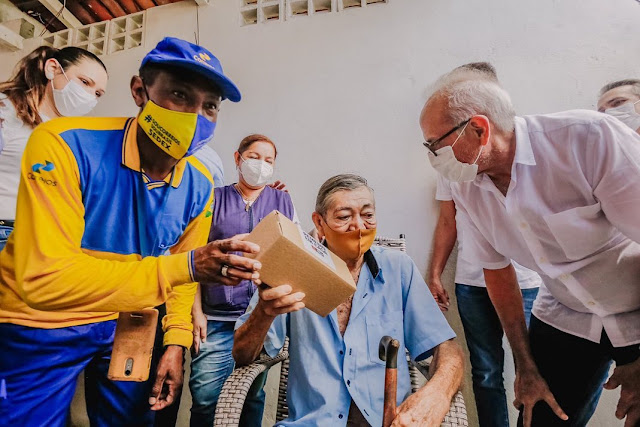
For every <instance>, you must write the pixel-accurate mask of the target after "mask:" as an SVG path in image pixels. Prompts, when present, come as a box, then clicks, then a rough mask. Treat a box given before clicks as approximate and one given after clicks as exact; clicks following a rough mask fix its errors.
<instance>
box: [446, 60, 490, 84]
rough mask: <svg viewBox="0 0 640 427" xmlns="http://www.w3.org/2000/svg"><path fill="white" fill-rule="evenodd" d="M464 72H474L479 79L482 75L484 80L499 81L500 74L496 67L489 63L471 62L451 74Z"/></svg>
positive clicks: (455, 69)
mask: <svg viewBox="0 0 640 427" xmlns="http://www.w3.org/2000/svg"><path fill="white" fill-rule="evenodd" d="M462 71H472V72H475V73H476V74H478V77H480V74H482V77H484V78H487V79H489V80H495V81H496V82H497V81H498V72H497V71H496V67H494V66H493V65H492V64H491V63H489V62H469V63H468V64H463V65H460V66H459V67H456V68H454V69H453V71H451V73H454V72H456V73H457V72H462Z"/></svg>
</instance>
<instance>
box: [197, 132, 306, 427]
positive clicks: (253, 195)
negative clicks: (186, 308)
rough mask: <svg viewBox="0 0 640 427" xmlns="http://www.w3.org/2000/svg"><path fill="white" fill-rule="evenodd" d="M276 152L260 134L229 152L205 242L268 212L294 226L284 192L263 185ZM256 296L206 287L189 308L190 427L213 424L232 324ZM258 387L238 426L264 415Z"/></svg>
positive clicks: (243, 286)
mask: <svg viewBox="0 0 640 427" xmlns="http://www.w3.org/2000/svg"><path fill="white" fill-rule="evenodd" d="M277 155H278V151H277V149H276V146H275V144H274V142H273V141H271V140H270V139H269V138H267V137H266V136H264V135H257V134H254V135H249V136H247V137H246V138H244V139H243V140H242V142H240V146H239V147H238V150H237V151H236V152H235V153H234V157H235V162H236V168H237V170H238V182H237V183H235V184H232V185H227V186H225V187H219V188H216V189H215V198H214V203H215V205H214V207H213V212H214V213H213V223H212V226H211V232H210V233H209V241H211V240H218V239H226V238H229V237H232V236H235V235H236V234H242V233H249V232H251V230H253V228H254V227H255V226H256V225H257V224H258V223H259V222H260V221H261V220H262V218H264V217H265V216H267V215H268V214H269V213H271V212H272V211H273V210H278V211H280V212H282V213H283V214H284V215H286V216H287V217H288V218H289V219H291V220H293V221H294V222H296V223H297V222H298V218H297V216H296V213H295V209H294V207H293V202H292V201H291V196H289V193H287V192H284V191H280V190H276V189H273V188H271V187H270V186H268V185H267V183H268V182H271V178H272V176H273V169H274V166H275V162H276V157H277ZM255 291H256V287H255V286H254V285H253V283H251V282H250V281H244V282H241V283H240V284H239V285H237V286H223V285H217V286H216V285H207V286H202V287H201V288H200V291H199V292H198V293H197V294H196V299H195V303H194V305H193V310H192V315H193V335H194V340H193V350H194V355H193V359H192V362H191V378H190V379H189V388H190V390H191V396H192V399H193V405H192V407H191V426H202V425H213V419H214V415H215V410H216V404H217V402H218V396H219V394H220V390H221V389H222V385H223V384H224V382H225V380H226V379H227V377H228V376H229V375H230V374H231V372H232V371H233V368H234V365H235V363H234V360H233V356H232V355H231V349H232V348H233V332H234V326H235V322H236V320H237V319H238V317H240V316H241V315H242V314H244V312H245V310H246V308H247V306H248V305H249V301H250V300H251V297H252V296H253V294H254V292H255ZM264 379H266V375H264V378H263V379H262V382H260V381H259V380H256V383H254V386H255V384H259V385H260V387H257V390H256V391H255V393H252V392H250V393H249V394H250V396H248V398H247V402H246V404H245V406H244V410H243V414H242V419H241V421H240V425H243V426H249V425H255V426H260V425H261V423H262V412H263V410H264V392H263V391H262V387H261V386H262V385H263V383H264Z"/></svg>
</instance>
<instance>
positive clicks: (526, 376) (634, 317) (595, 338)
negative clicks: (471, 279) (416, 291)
mask: <svg viewBox="0 0 640 427" xmlns="http://www.w3.org/2000/svg"><path fill="white" fill-rule="evenodd" d="M420 125H421V128H422V132H423V135H424V138H425V141H426V142H425V146H426V147H427V148H429V152H428V155H429V160H430V161H431V164H432V166H433V167H434V168H435V169H436V170H437V171H438V172H439V173H440V174H441V175H443V176H444V177H445V178H447V179H448V180H449V181H452V182H454V183H455V184H453V185H452V192H453V193H455V194H456V201H457V203H456V209H457V221H458V222H463V223H465V230H466V231H468V232H469V234H470V235H469V236H468V237H469V238H468V239H467V241H468V242H469V246H468V248H467V249H468V250H467V252H466V253H467V255H466V256H467V257H468V258H469V260H470V261H472V262H474V263H476V264H478V265H481V266H482V267H483V268H484V276H485V281H486V284H487V290H488V292H489V296H490V297H491V300H492V302H493V304H494V306H495V308H496V311H497V313H498V316H499V317H500V321H501V323H502V326H503V328H504V330H505V332H506V334H507V337H508V339H509V341H510V343H511V347H512V349H513V353H514V358H515V362H516V383H515V392H516V400H515V402H514V404H515V405H516V407H518V408H520V409H521V419H520V423H524V425H526V426H529V425H532V424H533V425H537V426H545V427H547V426H555V425H572V426H582V425H586V423H587V422H588V420H589V418H590V417H591V415H592V413H593V408H594V407H595V405H593V402H594V399H595V397H594V396H597V395H598V394H599V392H600V389H601V387H602V381H601V378H603V376H604V375H606V371H607V370H608V368H609V366H610V364H611V362H612V361H615V362H616V365H617V366H616V370H615V371H614V374H613V375H612V376H611V377H610V378H609V380H608V381H607V382H606V384H604V387H605V388H607V389H614V388H617V387H618V386H621V396H620V400H619V402H618V407H617V410H616V416H617V417H618V418H620V419H622V418H624V417H626V423H627V424H626V425H628V426H631V425H636V424H637V423H638V422H640V359H639V357H640V348H639V345H638V344H640V244H639V242H640V227H638V225H637V218H638V217H639V216H640V186H638V185H637V183H638V181H639V180H640V135H638V134H637V133H636V132H633V131H632V130H631V129H630V128H629V127H627V126H624V125H623V124H622V123H621V122H620V121H618V120H616V119H614V118H612V117H610V116H608V115H604V114H600V113H597V112H591V111H567V112H562V113H556V114H546V115H534V116H524V117H516V114H515V111H514V109H513V106H512V104H511V99H510V97H509V95H508V93H507V92H506V91H505V90H504V89H502V88H501V87H500V86H499V85H498V84H497V83H495V82H492V81H488V80H478V79H459V78H457V77H455V76H452V75H445V76H443V77H442V78H441V79H440V80H439V81H438V82H437V83H436V84H435V90H434V92H433V95H431V97H430V98H429V100H428V101H427V102H426V104H425V106H424V108H423V111H422V114H421V117H420ZM452 129H453V130H452ZM511 259H513V260H515V261H517V262H518V263H519V264H521V265H523V266H525V267H527V268H530V269H532V270H534V271H536V272H538V273H539V274H540V276H541V277H542V280H543V283H544V286H543V287H541V289H540V292H539V295H538V298H537V300H536V302H535V303H534V306H533V312H532V317H531V324H530V328H529V332H528V333H527V328H526V325H525V319H524V313H523V308H522V296H521V293H520V289H519V287H518V283H517V280H516V275H515V272H514V269H513V266H512V264H511V261H510V260H511ZM567 419H568V422H564V421H563V420H567Z"/></svg>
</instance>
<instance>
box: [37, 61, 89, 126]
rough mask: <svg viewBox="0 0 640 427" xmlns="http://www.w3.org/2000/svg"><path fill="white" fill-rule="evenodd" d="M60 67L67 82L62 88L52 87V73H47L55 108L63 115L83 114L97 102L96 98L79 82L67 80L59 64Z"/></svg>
mask: <svg viewBox="0 0 640 427" xmlns="http://www.w3.org/2000/svg"><path fill="white" fill-rule="evenodd" d="M58 65H60V64H58ZM60 69H61V70H62V75H64V78H65V79H67V82H68V83H67V85H66V86H65V87H64V88H62V89H56V88H55V87H53V75H52V74H49V75H47V78H48V79H49V80H51V87H52V88H53V102H54V103H55V104H56V109H57V110H58V112H59V113H60V114H62V115H63V116H65V117H73V116H84V115H85V114H87V113H88V112H90V111H91V110H93V109H94V107H95V106H96V104H98V98H97V97H96V96H95V95H91V94H90V93H89V92H87V91H86V90H84V88H83V87H82V86H81V85H80V83H78V82H76V81H75V80H69V78H68V77H67V75H66V74H65V72H64V70H63V69H62V66H61V65H60Z"/></svg>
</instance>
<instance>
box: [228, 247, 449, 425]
mask: <svg viewBox="0 0 640 427" xmlns="http://www.w3.org/2000/svg"><path fill="white" fill-rule="evenodd" d="M365 261H366V262H365V264H364V266H363V267H362V272H361V273H360V278H359V280H358V285H357V290H356V293H355V295H354V297H353V304H352V307H351V316H350V318H349V325H348V327H347V330H346V332H345V334H344V337H342V336H341V335H340V331H339V329H338V318H337V314H336V310H334V311H332V312H331V313H330V314H329V315H328V316H327V317H326V318H323V317H320V316H318V315H317V314H315V313H313V312H312V311H310V310H307V309H303V310H301V311H298V312H295V313H290V314H288V315H281V316H278V317H277V318H276V319H275V321H274V322H273V324H272V325H271V328H270V329H269V332H268V334H267V338H266V340H265V343H264V347H265V350H266V351H267V353H269V355H270V356H275V355H276V354H277V353H278V352H279V351H280V349H281V348H282V346H283V345H284V340H285V336H289V340H290V345H289V354H290V367H289V384H288V390H287V403H288V406H289V418H287V419H286V420H285V421H283V422H281V423H279V424H278V425H279V426H345V425H346V423H347V417H348V414H349V406H350V404H351V400H352V399H353V401H354V402H355V404H356V405H357V406H358V408H360V411H361V412H362V415H364V416H365V418H366V419H367V421H368V422H369V423H370V424H371V425H373V426H379V425H381V424H382V406H383V399H384V373H385V363H384V362H383V361H381V360H380V359H379V358H378V345H379V343H380V338H382V337H383V336H384V335H390V336H391V337H393V338H396V339H398V340H399V341H400V343H401V349H404V348H405V347H406V348H407V349H408V350H409V353H410V354H411V355H412V357H414V358H416V359H422V358H424V357H426V356H427V355H428V353H429V352H430V351H431V350H432V349H433V348H434V347H436V346H437V345H438V344H440V343H442V342H444V341H447V340H449V339H451V338H454V337H455V334H454V332H453V330H452V329H451V327H449V324H448V323H447V321H446V320H445V318H444V316H443V315H442V313H441V312H440V309H439V308H438V306H437V304H436V303H435V301H434V299H433V297H432V296H431V294H430V293H429V290H428V288H427V285H426V284H425V282H424V280H423V279H422V276H421V275H420V272H419V271H418V268H417V267H416V265H415V264H414V263H413V261H412V260H411V258H409V257H408V256H407V255H406V254H405V253H403V252H399V251H396V250H390V249H385V248H381V247H373V248H372V249H371V251H370V252H368V253H367V254H365ZM257 303H258V293H256V294H255V295H254V296H253V299H252V300H251V304H250V305H249V308H248V309H247V313H245V314H244V315H243V316H242V317H240V319H238V322H237V323H236V328H238V327H240V325H242V324H243V323H244V322H245V321H246V320H247V319H248V317H249V315H250V314H251V311H252V310H253V309H254V307H255V306H256V304H257ZM401 351H402V350H401ZM410 392H411V383H410V379H409V369H408V366H407V361H406V358H405V357H404V352H402V353H401V354H400V355H399V356H398V404H400V403H401V402H402V401H404V400H405V399H406V398H407V396H408V395H409V394H410Z"/></svg>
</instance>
